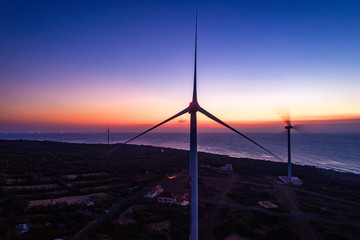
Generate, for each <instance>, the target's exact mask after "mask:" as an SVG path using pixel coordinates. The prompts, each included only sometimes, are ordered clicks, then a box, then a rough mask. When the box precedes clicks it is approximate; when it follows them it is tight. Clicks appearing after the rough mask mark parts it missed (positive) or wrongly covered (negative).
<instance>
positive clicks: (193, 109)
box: [189, 101, 200, 113]
mask: <svg viewBox="0 0 360 240" xmlns="http://www.w3.org/2000/svg"><path fill="white" fill-rule="evenodd" d="M199 109H200V105H199V103H198V102H197V101H192V102H191V103H190V104H189V113H192V112H197V111H199Z"/></svg>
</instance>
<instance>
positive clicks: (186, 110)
mask: <svg viewBox="0 0 360 240" xmlns="http://www.w3.org/2000/svg"><path fill="white" fill-rule="evenodd" d="M187 112H189V107H187V108H185V109H184V110H182V111H181V112H179V113H177V114H175V115H174V116H172V117H170V118H168V119H166V120H165V121H163V122H161V123H159V124H158V125H156V126H154V127H152V128H150V129H148V130H146V131H145V132H143V133H141V134H139V135H137V136H135V137H133V138H132V139H130V140H128V141H126V142H125V143H123V144H127V143H129V142H131V141H132V140H134V139H136V138H138V137H140V136H142V135H144V134H145V133H147V132H150V131H151V130H153V129H155V128H157V127H159V126H160V125H163V124H164V123H167V122H168V121H170V120H173V119H174V118H177V117H179V116H181V115H183V114H185V113H187ZM121 146H122V144H120V145H119V146H117V147H115V148H113V149H111V150H110V151H107V152H106V153H105V154H104V155H106V154H109V153H111V152H113V151H115V150H116V149H118V148H119V147H121Z"/></svg>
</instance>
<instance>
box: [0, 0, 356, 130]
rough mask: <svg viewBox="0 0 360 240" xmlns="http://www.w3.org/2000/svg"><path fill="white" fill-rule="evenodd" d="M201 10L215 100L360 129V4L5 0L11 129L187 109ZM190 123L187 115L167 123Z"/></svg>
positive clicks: (0, 36)
mask: <svg viewBox="0 0 360 240" xmlns="http://www.w3.org/2000/svg"><path fill="white" fill-rule="evenodd" d="M196 9H198V62H197V79H198V100H199V103H200V105H201V106H202V107H203V108H205V109H206V110H207V111H209V112H210V113H212V114H213V115H215V116H217V117H218V118H220V119H221V120H223V121H225V122H227V123H229V124H231V125H232V126H234V127H236V128H238V129H239V130H244V131H257V132H258V131H270V130H271V131H277V128H279V131H282V130H283V122H282V120H281V118H282V117H281V116H282V115H287V114H289V113H290V114H291V119H292V121H293V123H302V124H304V123H307V124H308V125H309V126H312V130H313V131H316V130H318V131H325V132H326V131H337V132H339V131H340V132H359V133H360V67H359V66H360V44H359V42H360V30H359V29H360V14H359V13H360V2H359V1H306V0H302V1H296V0H295V1H265V0H264V1H254V0H248V1H137V0H132V1H92V0H88V1H56V0H54V1H17V0H11V1H10V0H9V1H8V0H2V1H0V132H59V131H63V132H66V131H68V132H79V131H86V132H91V131H103V130H104V129H107V125H108V124H109V125H110V126H111V129H112V131H142V130H146V128H148V127H151V126H152V125H155V124H157V123H159V122H161V121H163V120H165V119H167V118H168V117H170V116H172V115H174V114H175V113H177V112H179V111H181V110H183V109H184V108H185V107H187V106H188V105H189V103H190V102H191V97H192V84H193V82H192V81H193V72H194V34H195V12H196ZM198 119H199V126H200V128H201V129H203V130H204V131H222V129H223V128H222V127H221V126H219V125H218V124H217V123H213V122H212V120H209V119H207V118H206V117H204V116H201V113H199V117H198ZM314 126H316V127H315V128H314ZM188 128H189V114H186V115H183V116H182V117H180V118H179V119H176V120H173V121H172V122H170V123H169V124H167V125H166V126H164V127H162V128H161V130H160V131H188ZM224 131H226V130H225V129H224Z"/></svg>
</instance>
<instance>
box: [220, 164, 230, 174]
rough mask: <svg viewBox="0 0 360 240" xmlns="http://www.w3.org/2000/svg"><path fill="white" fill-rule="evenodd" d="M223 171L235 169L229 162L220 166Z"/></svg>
mask: <svg viewBox="0 0 360 240" xmlns="http://www.w3.org/2000/svg"><path fill="white" fill-rule="evenodd" d="M220 170H221V171H226V172H232V171H233V167H232V164H231V163H227V164H225V165H224V166H221V167H220Z"/></svg>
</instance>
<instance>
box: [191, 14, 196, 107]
mask: <svg viewBox="0 0 360 240" xmlns="http://www.w3.org/2000/svg"><path fill="white" fill-rule="evenodd" d="M196 52H197V9H196V25H195V63H194V89H193V99H192V101H193V102H197V91H196Z"/></svg>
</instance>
